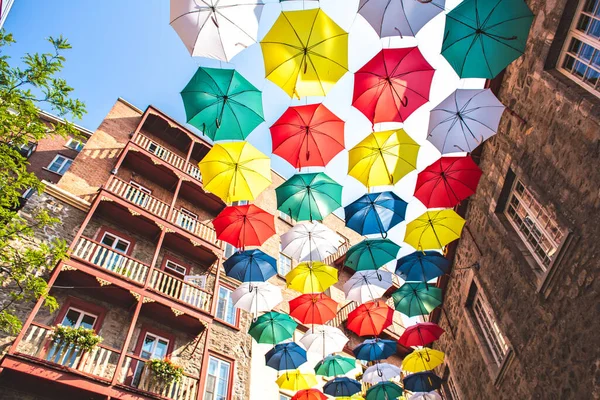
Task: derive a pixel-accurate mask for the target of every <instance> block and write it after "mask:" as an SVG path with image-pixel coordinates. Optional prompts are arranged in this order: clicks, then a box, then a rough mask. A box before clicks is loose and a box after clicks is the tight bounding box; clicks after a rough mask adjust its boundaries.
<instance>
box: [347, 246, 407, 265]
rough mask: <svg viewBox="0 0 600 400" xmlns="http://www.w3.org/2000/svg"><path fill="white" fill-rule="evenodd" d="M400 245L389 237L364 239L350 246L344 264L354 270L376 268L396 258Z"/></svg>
mask: <svg viewBox="0 0 600 400" xmlns="http://www.w3.org/2000/svg"><path fill="white" fill-rule="evenodd" d="M398 251H400V246H398V245H397V244H396V243H394V242H392V241H391V240H389V239H365V240H363V241H362V242H359V243H357V244H355V245H354V246H352V247H350V249H349V250H348V252H347V253H346V260H345V261H344V265H345V266H346V267H348V268H352V269H353V270H355V271H365V270H376V269H379V268H380V267H383V266H384V265H385V264H387V263H389V262H390V261H393V260H395V259H396V256H397V255H398Z"/></svg>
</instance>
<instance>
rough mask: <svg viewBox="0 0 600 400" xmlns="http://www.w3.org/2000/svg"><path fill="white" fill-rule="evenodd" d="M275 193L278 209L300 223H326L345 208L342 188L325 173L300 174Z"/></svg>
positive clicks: (282, 185)
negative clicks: (338, 210)
mask: <svg viewBox="0 0 600 400" xmlns="http://www.w3.org/2000/svg"><path fill="white" fill-rule="evenodd" d="M275 193H276V194H277V209H278V210H280V211H281V212H284V213H286V214H287V215H289V216H290V217H292V218H294V219H295V220H296V221H312V220H315V219H316V220H322V219H323V218H325V217H326V216H328V215H329V214H331V213H332V212H333V211H334V210H336V209H337V208H339V207H341V206H342V204H341V203H342V186H341V185H340V184H338V183H337V182H336V181H334V180H333V179H331V178H330V177H329V176H327V174H325V173H323V172H319V173H312V174H296V175H294V176H292V177H291V178H290V179H288V180H287V181H285V182H283V183H282V184H281V185H280V186H279V187H278V188H276V189H275Z"/></svg>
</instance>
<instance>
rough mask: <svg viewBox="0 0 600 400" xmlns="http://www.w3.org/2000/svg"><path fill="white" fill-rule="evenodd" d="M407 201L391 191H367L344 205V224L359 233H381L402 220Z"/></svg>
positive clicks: (385, 235) (384, 233)
mask: <svg viewBox="0 0 600 400" xmlns="http://www.w3.org/2000/svg"><path fill="white" fill-rule="evenodd" d="M406 206H407V203H406V202H405V201H404V200H402V199H401V198H400V197H398V196H396V195H395V194H394V193H392V192H381V193H368V194H366V195H364V196H362V197H361V198H359V199H358V200H355V201H354V202H352V203H350V204H349V205H347V206H346V207H344V211H345V213H346V226H347V227H348V228H350V229H353V230H355V231H356V232H358V233H360V234H361V235H372V234H381V235H382V236H383V237H387V231H389V230H390V229H391V228H393V227H394V226H396V225H398V224H399V223H400V222H402V221H404V217H405V215H406Z"/></svg>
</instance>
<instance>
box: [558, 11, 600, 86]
mask: <svg viewBox="0 0 600 400" xmlns="http://www.w3.org/2000/svg"><path fill="white" fill-rule="evenodd" d="M558 67H559V68H558V70H559V71H561V72H562V73H564V74H565V75H567V76H568V77H569V78H571V79H573V80H574V81H576V82H577V83H579V84H580V85H581V86H583V87H584V88H585V89H587V90H588V91H590V92H592V93H594V94H595V95H597V96H600V85H599V84H598V77H599V76H600V0H580V1H579V7H578V8H577V12H576V13H575V17H574V18H573V22H572V24H571V28H570V29H569V33H568V35H567V38H566V40H565V44H564V47H563V49H562V53H561V57H560V59H559V64H558Z"/></svg>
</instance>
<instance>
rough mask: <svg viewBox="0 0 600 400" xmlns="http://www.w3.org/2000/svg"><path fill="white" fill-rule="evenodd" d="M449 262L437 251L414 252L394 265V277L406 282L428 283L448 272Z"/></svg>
mask: <svg viewBox="0 0 600 400" xmlns="http://www.w3.org/2000/svg"><path fill="white" fill-rule="evenodd" d="M449 267H450V261H449V260H448V259H447V258H446V257H444V256H443V255H442V254H440V253H438V252H437V251H425V252H422V251H415V252H414V253H411V254H409V255H407V256H404V257H402V258H401V259H399V260H398V262H397V263H396V275H399V276H400V277H401V278H402V279H404V280H405V281H408V282H428V281H430V280H432V279H434V278H437V277H438V276H442V275H444V274H445V273H446V272H448V268H449Z"/></svg>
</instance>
